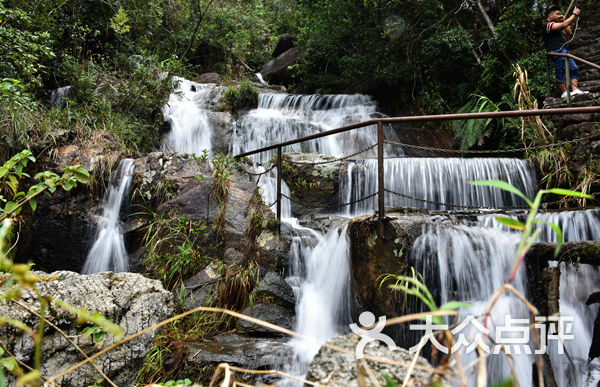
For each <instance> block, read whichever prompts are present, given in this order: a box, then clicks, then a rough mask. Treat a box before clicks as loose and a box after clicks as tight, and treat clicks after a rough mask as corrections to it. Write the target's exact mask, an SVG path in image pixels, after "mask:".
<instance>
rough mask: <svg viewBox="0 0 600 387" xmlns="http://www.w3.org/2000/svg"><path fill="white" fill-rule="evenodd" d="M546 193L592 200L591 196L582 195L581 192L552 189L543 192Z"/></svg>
mask: <svg viewBox="0 0 600 387" xmlns="http://www.w3.org/2000/svg"><path fill="white" fill-rule="evenodd" d="M545 191H546V192H549V193H553V194H556V195H564V196H576V197H579V198H586V199H593V198H594V197H593V196H592V195H588V194H584V193H583V192H577V191H571V190H568V189H563V188H552V189H548V190H545Z"/></svg>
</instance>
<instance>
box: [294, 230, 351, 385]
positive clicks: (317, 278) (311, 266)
mask: <svg viewBox="0 0 600 387" xmlns="http://www.w3.org/2000/svg"><path fill="white" fill-rule="evenodd" d="M296 229H297V230H298V231H300V232H302V229H304V230H305V231H306V232H308V233H309V235H310V234H312V238H309V240H308V241H306V240H305V239H304V238H306V234H305V236H304V238H302V237H295V238H294V240H293V242H292V244H293V246H292V248H291V253H292V254H294V255H296V257H297V259H295V260H293V263H292V265H291V267H290V275H289V278H288V282H290V284H292V285H293V286H294V285H295V286H294V290H295V294H296V299H297V302H296V316H297V323H296V328H295V330H296V332H298V333H300V334H302V335H305V336H309V337H313V338H315V339H317V340H320V341H322V342H325V341H327V340H328V339H330V338H331V337H334V336H336V335H337V334H340V333H342V332H344V328H343V327H347V326H348V324H350V323H351V320H350V308H349V305H350V262H349V256H350V252H349V248H350V244H349V239H348V235H347V232H346V231H347V226H344V227H343V229H341V230H340V229H338V228H334V229H332V230H330V231H329V232H328V233H327V234H326V235H324V236H321V235H320V234H319V233H317V232H315V231H314V230H310V229H306V228H302V227H298V226H296ZM315 241H317V244H316V246H314V247H311V244H314V242H315ZM307 242H308V243H307ZM334 273H335V275H334ZM346 330H347V329H346ZM290 344H291V346H292V347H293V348H294V359H293V362H292V363H291V365H290V366H289V367H288V369H286V371H288V372H290V373H292V374H295V375H304V374H305V373H306V369H307V368H308V365H309V363H310V361H311V360H312V358H313V357H314V356H315V355H316V354H317V352H318V351H319V348H320V347H321V345H320V344H318V343H315V342H312V341H307V340H303V339H298V338H294V339H292V341H291V342H290ZM285 385H296V383H287V384H285Z"/></svg>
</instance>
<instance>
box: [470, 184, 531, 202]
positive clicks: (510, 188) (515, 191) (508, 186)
mask: <svg viewBox="0 0 600 387" xmlns="http://www.w3.org/2000/svg"><path fill="white" fill-rule="evenodd" d="M468 183H469V184H472V185H483V186H489V187H494V188H500V189H501V190H504V191H508V192H511V193H513V194H515V195H517V196H519V197H520V198H523V200H525V201H526V202H527V204H528V205H529V206H530V207H533V203H532V202H531V200H529V199H528V198H527V196H525V194H523V192H521V191H519V190H518V189H517V188H516V187H514V186H513V185H511V184H509V183H507V182H505V181H502V180H476V181H469V182H468Z"/></svg>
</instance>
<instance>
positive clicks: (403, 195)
mask: <svg viewBox="0 0 600 387" xmlns="http://www.w3.org/2000/svg"><path fill="white" fill-rule="evenodd" d="M384 190H385V192H389V193H391V194H394V195H398V196H401V197H403V198H406V199H412V200H416V201H419V202H424V203H428V204H435V205H437V206H447V207H455V208H466V209H471V210H481V209H482V208H484V207H478V206H468V205H463V204H452V203H444V202H437V201H435V200H427V199H421V198H418V197H416V196H411V195H406V194H402V193H400V192H396V191H392V190H390V189H387V188H385V189H384ZM502 209H503V210H526V208H524V207H516V206H509V207H502Z"/></svg>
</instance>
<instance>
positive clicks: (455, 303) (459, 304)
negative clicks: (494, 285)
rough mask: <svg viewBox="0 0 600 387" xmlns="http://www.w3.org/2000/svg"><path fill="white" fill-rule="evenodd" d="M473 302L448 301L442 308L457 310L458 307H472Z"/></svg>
mask: <svg viewBox="0 0 600 387" xmlns="http://www.w3.org/2000/svg"><path fill="white" fill-rule="evenodd" d="M470 307H471V304H469V303H468V302H460V301H448V302H446V303H445V304H444V305H442V306H440V309H441V310H456V309H458V308H470Z"/></svg>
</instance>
